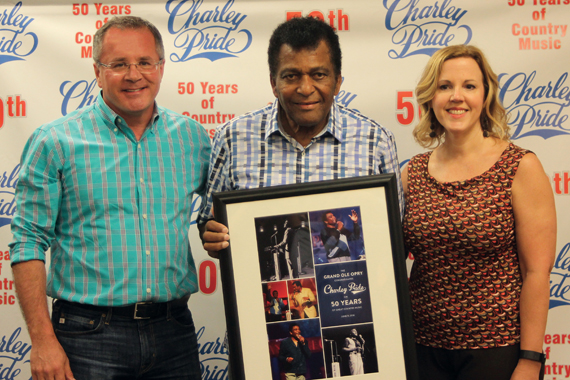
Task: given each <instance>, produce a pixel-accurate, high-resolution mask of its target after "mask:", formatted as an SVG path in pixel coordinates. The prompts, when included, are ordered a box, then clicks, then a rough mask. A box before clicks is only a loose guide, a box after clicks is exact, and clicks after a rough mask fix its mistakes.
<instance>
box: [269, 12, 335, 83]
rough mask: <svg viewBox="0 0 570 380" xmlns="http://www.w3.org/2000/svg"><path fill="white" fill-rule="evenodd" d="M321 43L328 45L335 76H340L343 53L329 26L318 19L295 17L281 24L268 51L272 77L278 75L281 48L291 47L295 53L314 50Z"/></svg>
mask: <svg viewBox="0 0 570 380" xmlns="http://www.w3.org/2000/svg"><path fill="white" fill-rule="evenodd" d="M321 41H325V43H326V44H327V45H328V47H329V54H330V58H331V63H332V65H333V67H334V71H335V75H339V74H340V70H341V60H342V53H341V51H340V43H339V41H338V36H337V34H336V32H335V31H334V29H333V28H332V27H331V26H330V25H329V24H326V23H325V22H323V21H321V20H319V19H317V18H314V17H310V16H307V17H294V18H292V19H290V20H288V21H285V22H284V23H282V24H280V25H279V26H278V27H277V28H276V29H275V30H274V31H273V34H272V35H271V38H270V39H269V48H268V49H267V57H268V60H267V61H268V63H269V74H270V75H271V77H272V78H274V77H275V75H277V68H278V67H279V52H280V51H281V46H283V45H289V46H291V48H293V50H294V51H299V50H301V49H311V50H314V49H316V48H317V47H318V46H319V43H320V42H321Z"/></svg>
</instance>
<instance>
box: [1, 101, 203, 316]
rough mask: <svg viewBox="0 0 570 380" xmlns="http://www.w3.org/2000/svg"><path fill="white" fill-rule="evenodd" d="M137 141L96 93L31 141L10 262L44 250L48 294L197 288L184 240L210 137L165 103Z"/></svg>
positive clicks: (80, 297)
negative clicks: (48, 259) (90, 101)
mask: <svg viewBox="0 0 570 380" xmlns="http://www.w3.org/2000/svg"><path fill="white" fill-rule="evenodd" d="M155 110H156V113H155V115H154V116H153V118H152V120H151V123H150V124H149V126H148V128H147V129H146V131H145V132H144V134H143V136H142V138H141V139H140V141H137V140H136V138H135V136H134V134H133V132H132V130H131V129H130V128H128V127H127V126H126V123H125V121H124V120H123V119H122V118H121V117H120V116H118V115H117V114H116V113H115V112H113V111H112V110H111V109H110V108H109V107H108V106H107V104H105V102H104V100H103V98H102V96H101V95H99V97H98V99H97V102H95V103H94V104H93V105H91V106H88V107H84V108H81V109H79V110H77V111H74V112H73V113H71V114H69V115H67V116H66V117H64V118H61V119H59V120H56V121H54V122H52V123H49V124H46V125H43V126H42V127H40V128H39V129H37V130H36V131H35V132H34V133H33V135H32V136H31V138H30V139H29V140H28V143H27V144H26V146H25V148H24V153H23V155H22V162H21V171H20V179H19V181H18V184H17V187H16V202H17V212H16V214H15V216H14V219H13V220H12V232H13V234H14V239H13V241H12V243H10V248H11V260H12V263H13V264H15V263H18V262H22V261H28V260H34V259H37V260H43V261H45V259H46V253H45V252H46V250H47V249H48V248H51V266H50V269H49V272H48V283H47V294H48V295H49V296H51V297H54V298H58V299H64V300H68V301H73V302H81V303H87V304H94V305H110V306H122V305H129V304H132V303H135V302H139V301H156V302H164V301H168V300H171V299H176V298H181V297H183V296H185V295H188V294H190V293H192V292H196V291H197V290H198V286H197V279H196V269H195V265H194V260H193V258H192V253H191V252H190V246H189V242H188V229H189V227H190V218H191V209H192V202H193V195H194V194H195V193H198V194H202V193H203V192H204V189H205V181H206V176H207V172H208V159H209V157H210V139H209V137H208V135H207V133H206V131H205V130H204V129H203V128H202V127H201V126H200V125H199V124H197V123H196V122H194V121H193V120H192V119H190V118H187V117H184V116H181V115H179V114H176V113H174V112H171V111H169V110H167V109H165V108H162V107H156V108H155Z"/></svg>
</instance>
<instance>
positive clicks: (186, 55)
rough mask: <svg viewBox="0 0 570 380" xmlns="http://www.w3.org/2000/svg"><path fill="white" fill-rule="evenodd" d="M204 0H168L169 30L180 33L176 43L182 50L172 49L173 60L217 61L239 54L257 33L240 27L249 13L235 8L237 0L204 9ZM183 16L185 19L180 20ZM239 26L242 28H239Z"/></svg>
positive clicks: (175, 45)
mask: <svg viewBox="0 0 570 380" xmlns="http://www.w3.org/2000/svg"><path fill="white" fill-rule="evenodd" d="M203 2H204V1H203V0H191V1H189V0H169V1H167V2H166V12H168V14H169V15H170V16H169V17H168V31H169V32H170V34H173V35H176V38H175V39H174V47H175V48H177V49H180V50H181V53H180V54H178V53H172V54H171V55H170V59H171V61H172V62H185V61H189V60H191V59H196V58H207V59H209V60H210V61H212V62H213V61H216V60H218V59H223V58H235V57H237V55H238V54H239V53H242V52H244V51H245V50H247V49H248V48H249V47H250V45H251V41H252V40H253V36H252V35H251V32H250V31H249V30H247V29H239V27H240V25H241V23H242V22H243V20H245V18H246V17H247V15H245V14H241V13H239V12H235V11H231V10H230V9H231V7H232V5H233V4H234V0H229V1H228V2H227V3H226V4H225V5H224V6H223V8H222V9H221V10H220V9H219V6H216V7H215V8H214V10H210V9H208V10H204V11H201V10H200V7H201V6H202V3H203ZM178 20H180V21H181V22H177V21H178ZM238 29H239V30H238Z"/></svg>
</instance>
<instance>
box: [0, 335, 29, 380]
mask: <svg viewBox="0 0 570 380" xmlns="http://www.w3.org/2000/svg"><path fill="white" fill-rule="evenodd" d="M21 332H22V329H21V328H20V327H18V328H16V329H15V330H14V332H12V334H10V336H8V334H6V335H4V336H2V339H1V341H0V379H10V380H13V379H16V378H21V377H22V376H18V375H19V374H20V373H22V370H24V371H27V370H29V368H30V364H29V362H30V359H29V358H28V359H26V356H28V354H29V353H30V350H31V349H32V346H31V345H30V344H28V343H24V342H23V341H22V340H21V339H20V333H21ZM25 359H26V360H25ZM31 379H32V378H31V377H30V380H31Z"/></svg>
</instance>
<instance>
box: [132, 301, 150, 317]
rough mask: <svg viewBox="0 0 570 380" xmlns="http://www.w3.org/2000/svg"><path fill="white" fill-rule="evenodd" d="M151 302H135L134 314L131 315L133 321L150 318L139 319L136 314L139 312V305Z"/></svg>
mask: <svg viewBox="0 0 570 380" xmlns="http://www.w3.org/2000/svg"><path fill="white" fill-rule="evenodd" d="M151 303H152V302H137V303H135V312H134V314H133V319H150V317H139V316H138V315H137V314H138V312H139V305H149V304H151Z"/></svg>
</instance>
